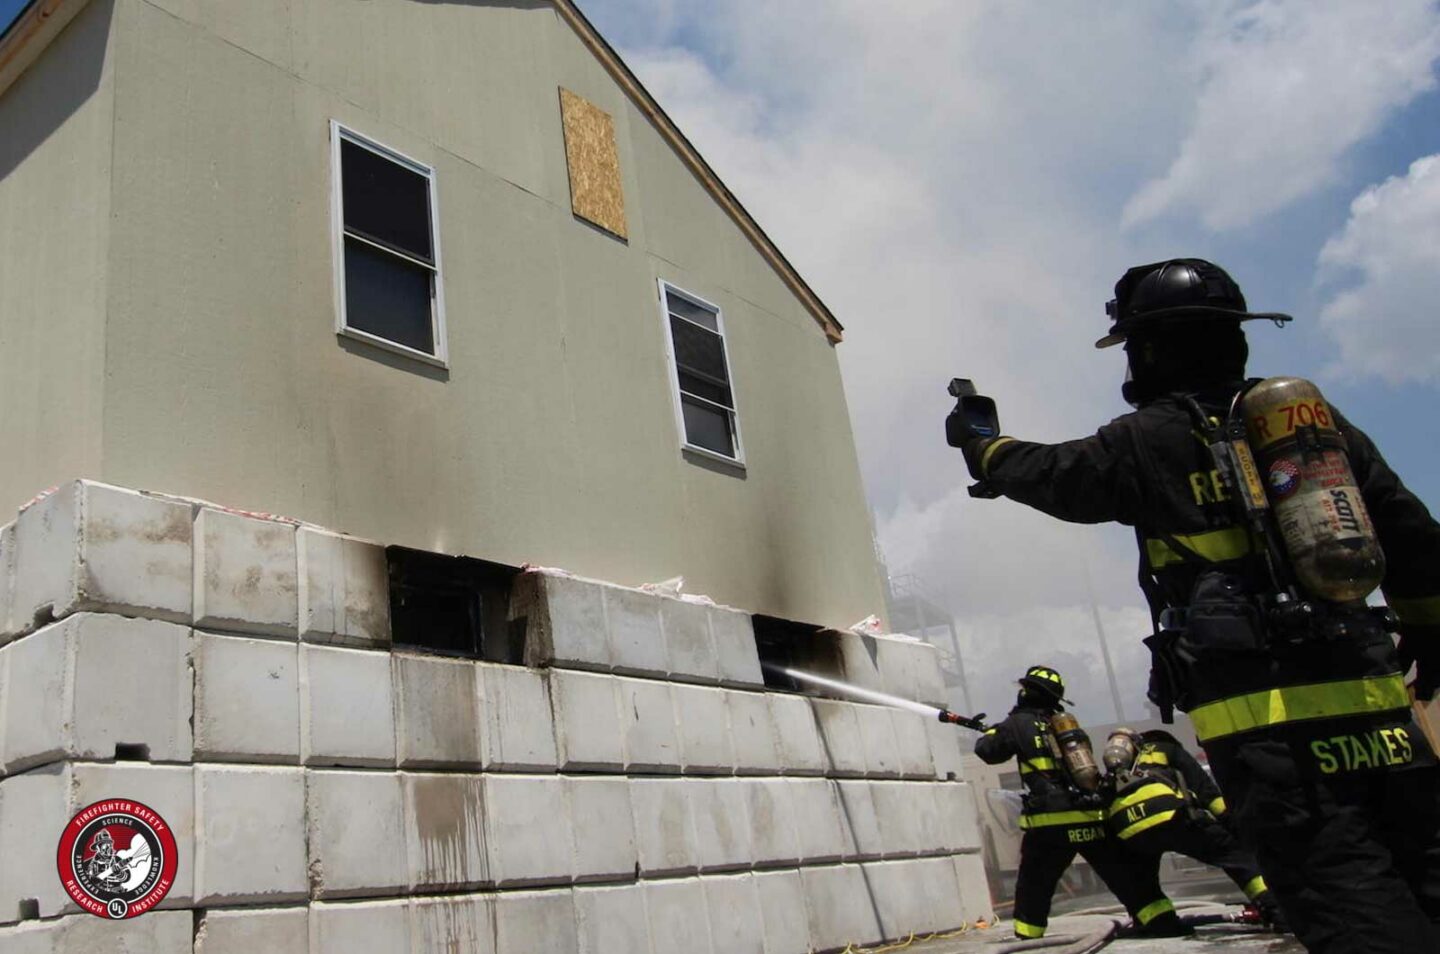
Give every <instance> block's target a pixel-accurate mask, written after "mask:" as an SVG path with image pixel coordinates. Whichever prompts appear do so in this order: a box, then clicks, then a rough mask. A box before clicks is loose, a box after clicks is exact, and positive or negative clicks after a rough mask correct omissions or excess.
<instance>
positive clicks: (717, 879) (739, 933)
mask: <svg viewBox="0 0 1440 954" xmlns="http://www.w3.org/2000/svg"><path fill="white" fill-rule="evenodd" d="M700 884H701V886H702V887H703V888H704V889H705V911H706V914H707V915H708V916H709V919H710V946H711V947H712V948H713V949H714V950H715V951H725V952H735V954H765V925H764V923H763V922H762V921H761V916H760V896H759V895H758V894H757V893H756V889H755V879H754V878H753V877H751V876H750V874H749V873H748V872H747V873H745V874H741V875H720V876H714V877H708V878H701V879H700ZM798 950H802V949H800V948H797V951H798Z"/></svg>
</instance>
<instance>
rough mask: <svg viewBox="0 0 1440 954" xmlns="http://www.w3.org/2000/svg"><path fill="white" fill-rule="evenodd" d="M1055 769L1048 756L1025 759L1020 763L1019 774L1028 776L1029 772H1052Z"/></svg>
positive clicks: (1053, 761)
mask: <svg viewBox="0 0 1440 954" xmlns="http://www.w3.org/2000/svg"><path fill="white" fill-rule="evenodd" d="M1055 769H1056V765H1055V760H1054V759H1052V758H1050V756H1048V755H1042V756H1040V757H1038V758H1033V759H1026V760H1025V761H1023V762H1021V763H1020V774H1021V775H1029V774H1030V773H1031V772H1053V771H1055Z"/></svg>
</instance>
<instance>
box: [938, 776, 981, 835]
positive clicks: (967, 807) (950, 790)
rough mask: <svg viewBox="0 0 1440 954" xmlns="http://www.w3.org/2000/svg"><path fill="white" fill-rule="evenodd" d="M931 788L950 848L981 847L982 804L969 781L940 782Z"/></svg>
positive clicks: (941, 827)
mask: <svg viewBox="0 0 1440 954" xmlns="http://www.w3.org/2000/svg"><path fill="white" fill-rule="evenodd" d="M931 791H932V792H933V794H934V796H935V810H936V813H937V815H938V822H939V826H940V831H941V840H942V841H943V843H944V846H945V849H946V851H947V852H957V851H979V850H980V814H979V813H980V806H979V804H978V800H977V798H976V793H975V790H974V789H973V788H972V787H971V786H970V783H968V782H945V783H941V782H937V783H935V784H934V785H933V787H932V789H931Z"/></svg>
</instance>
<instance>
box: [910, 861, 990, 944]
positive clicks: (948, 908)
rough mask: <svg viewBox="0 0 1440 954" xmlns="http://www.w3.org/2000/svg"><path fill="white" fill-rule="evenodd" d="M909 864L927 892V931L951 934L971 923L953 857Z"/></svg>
mask: <svg viewBox="0 0 1440 954" xmlns="http://www.w3.org/2000/svg"><path fill="white" fill-rule="evenodd" d="M905 864H907V865H910V866H911V868H912V869H913V870H914V871H915V872H917V873H918V875H919V879H920V883H921V884H922V885H923V886H924V889H925V897H926V905H925V913H926V915H927V917H926V925H925V929H926V930H928V931H951V930H954V929H955V928H958V927H960V926H961V925H962V924H966V923H967V918H966V917H965V904H964V894H963V892H962V891H961V890H960V887H959V883H958V881H957V879H956V877H955V866H954V864H953V863H951V861H950V858H948V857H942V858H917V859H915V860H914V861H908V862H905ZM987 897H988V895H987Z"/></svg>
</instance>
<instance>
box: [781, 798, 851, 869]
mask: <svg viewBox="0 0 1440 954" xmlns="http://www.w3.org/2000/svg"><path fill="white" fill-rule="evenodd" d="M788 781H789V783H790V784H789V787H790V799H791V805H792V806H793V811H794V813H795V814H794V817H795V832H796V834H797V836H798V838H799V841H800V860H801V862H803V863H804V864H807V865H813V864H821V863H823V862H827V861H839V860H840V858H841V857H842V856H843V855H844V853H845V832H844V830H843V829H842V828H841V827H840V807H839V799H838V798H837V797H836V793H835V784H834V783H833V782H831V781H830V780H829V779H824V778H794V779H789V780H788Z"/></svg>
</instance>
